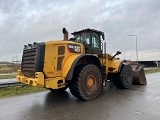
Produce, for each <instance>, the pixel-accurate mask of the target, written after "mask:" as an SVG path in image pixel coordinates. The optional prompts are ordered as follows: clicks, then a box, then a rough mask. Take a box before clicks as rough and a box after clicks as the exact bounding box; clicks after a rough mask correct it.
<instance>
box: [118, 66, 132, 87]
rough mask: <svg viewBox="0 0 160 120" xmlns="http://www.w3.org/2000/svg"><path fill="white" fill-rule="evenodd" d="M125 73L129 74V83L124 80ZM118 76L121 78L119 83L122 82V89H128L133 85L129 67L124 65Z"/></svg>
mask: <svg viewBox="0 0 160 120" xmlns="http://www.w3.org/2000/svg"><path fill="white" fill-rule="evenodd" d="M126 72H129V74H130V80H129V81H127V80H126ZM120 76H121V81H122V84H123V86H124V88H130V87H131V85H132V83H133V71H132V68H131V67H130V66H129V65H125V66H124V67H123V68H122V71H121V73H120Z"/></svg>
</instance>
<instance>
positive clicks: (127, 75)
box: [125, 71, 131, 82]
mask: <svg viewBox="0 0 160 120" xmlns="http://www.w3.org/2000/svg"><path fill="white" fill-rule="evenodd" d="M125 79H126V81H127V82H129V81H130V80H131V74H130V72H129V71H127V72H126V75H125Z"/></svg>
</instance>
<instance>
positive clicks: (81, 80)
mask: <svg viewBox="0 0 160 120" xmlns="http://www.w3.org/2000/svg"><path fill="white" fill-rule="evenodd" d="M69 89H70V92H71V93H72V95H73V96H75V97H77V98H79V99H83V100H91V99H94V98H96V97H97V96H98V95H99V93H100V91H101V89H102V76H101V73H100V70H99V69H98V68H97V67H96V66H95V65H91V64H90V65H80V66H77V67H76V68H75V70H74V74H73V78H72V80H71V82H70V85H69Z"/></svg>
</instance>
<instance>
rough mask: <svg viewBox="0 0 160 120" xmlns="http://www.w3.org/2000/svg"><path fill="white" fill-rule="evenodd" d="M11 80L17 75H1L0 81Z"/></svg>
mask: <svg viewBox="0 0 160 120" xmlns="http://www.w3.org/2000/svg"><path fill="white" fill-rule="evenodd" d="M10 78H16V75H0V80H1V79H10Z"/></svg>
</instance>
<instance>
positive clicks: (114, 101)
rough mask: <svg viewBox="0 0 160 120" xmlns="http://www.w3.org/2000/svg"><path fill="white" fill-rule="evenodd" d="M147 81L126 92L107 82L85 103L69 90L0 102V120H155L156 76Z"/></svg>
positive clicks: (158, 112)
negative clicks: (93, 97) (94, 97)
mask: <svg viewBox="0 0 160 120" xmlns="http://www.w3.org/2000/svg"><path fill="white" fill-rule="evenodd" d="M147 80H148V84H147V85H146V86H145V85H144V86H137V85H133V86H132V87H131V89H127V90H120V89H117V88H115V86H114V85H113V84H112V83H110V84H109V85H108V87H105V88H104V89H103V91H102V93H101V94H100V96H99V97H98V98H96V99H94V100H92V101H88V102H84V101H80V100H78V99H76V98H75V97H73V96H72V95H71V94H70V92H69V90H67V91H66V92H63V93H62V94H55V93H51V92H50V91H45V92H41V93H34V94H30V95H24V96H18V97H12V98H8V99H0V120H151V119H152V120H159V119H160V107H159V105H160V73H153V74H148V75H147Z"/></svg>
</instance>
